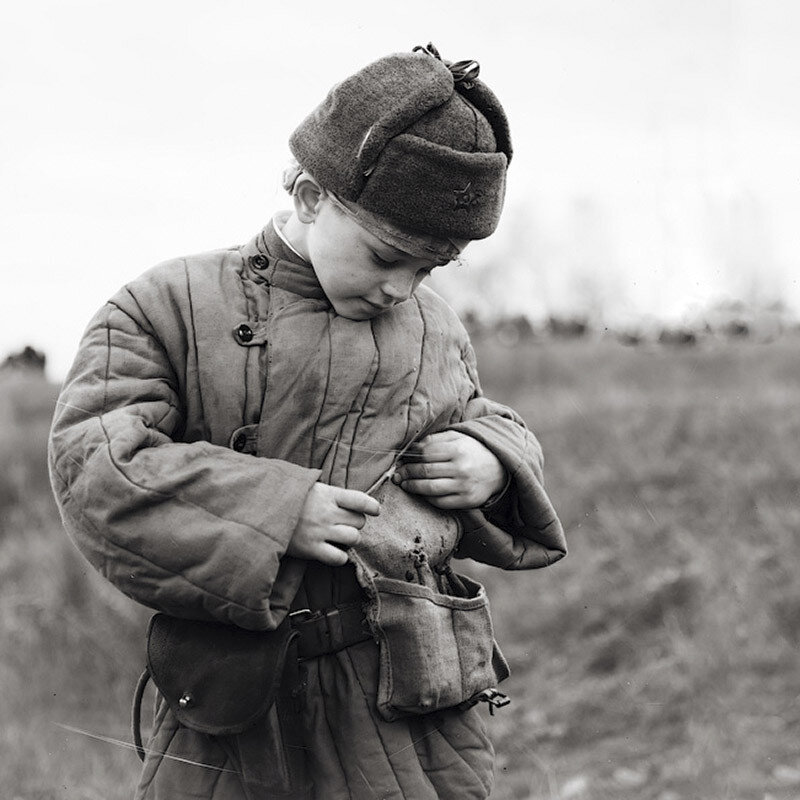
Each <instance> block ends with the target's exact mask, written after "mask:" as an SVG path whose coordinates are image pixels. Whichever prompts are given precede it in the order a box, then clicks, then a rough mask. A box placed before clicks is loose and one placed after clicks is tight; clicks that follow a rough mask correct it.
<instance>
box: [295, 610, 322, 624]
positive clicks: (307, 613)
mask: <svg viewBox="0 0 800 800" xmlns="http://www.w3.org/2000/svg"><path fill="white" fill-rule="evenodd" d="M315 613H316V612H314V611H312V610H311V609H310V608H298V609H297V611H290V612H289V622H291V623H292V624H293V625H296V624H297V623H299V622H306V621H307V620H309V619H311V618H312V617H313V616H314V614H315Z"/></svg>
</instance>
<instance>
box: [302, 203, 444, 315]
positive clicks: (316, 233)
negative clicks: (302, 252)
mask: <svg viewBox="0 0 800 800" xmlns="http://www.w3.org/2000/svg"><path fill="white" fill-rule="evenodd" d="M306 246H307V248H308V254H309V260H310V261H311V263H312V264H313V266H314V272H315V273H316V275H317V280H318V281H319V282H320V285H321V286H322V289H323V291H324V292H325V294H326V296H327V297H328V300H329V301H330V303H331V305H332V306H333V308H334V310H335V311H336V313H337V314H339V315H340V316H342V317H346V318H347V319H353V320H366V319H372V318H373V317H376V316H378V315H379V314H382V313H383V312H384V311H387V310H388V309H389V308H391V307H392V306H395V305H397V304H398V303H402V302H403V301H404V300H408V298H409V297H411V294H412V293H413V292H414V290H415V289H416V288H417V286H419V284H420V283H421V282H422V281H423V280H424V279H425V278H426V277H427V276H428V275H430V273H431V272H432V270H433V269H434V268H435V267H437V266H441V265H443V264H446V263H448V262H447V261H443V260H437V259H429V258H417V257H415V256H412V255H410V254H409V253H405V252H403V251H402V250H398V249H396V248H394V247H392V246H391V245H388V244H386V243H385V242H383V241H382V240H381V239H379V238H378V237H377V236H374V235H373V234H372V233H370V232H369V231H368V230H367V229H366V228H363V227H362V226H361V225H359V224H358V223H357V222H356V221H355V220H354V219H352V218H351V217H349V216H347V215H346V214H344V213H343V212H342V211H340V210H339V209H338V208H336V207H335V206H334V205H333V203H332V202H331V201H330V199H329V198H327V197H323V198H322V199H321V200H320V206H319V208H318V211H317V214H316V218H315V219H314V222H313V224H312V225H311V226H310V228H309V230H308V234H307V239H306Z"/></svg>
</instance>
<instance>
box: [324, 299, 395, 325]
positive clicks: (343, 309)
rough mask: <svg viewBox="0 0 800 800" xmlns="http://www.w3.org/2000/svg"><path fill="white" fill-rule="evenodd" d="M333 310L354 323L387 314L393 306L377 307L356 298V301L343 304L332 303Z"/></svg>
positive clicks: (343, 302)
mask: <svg viewBox="0 0 800 800" xmlns="http://www.w3.org/2000/svg"><path fill="white" fill-rule="evenodd" d="M331 305H332V306H333V310H334V311H335V312H336V313H337V314H338V315H339V316H340V317H344V318H345V319H351V320H353V321H354V322H363V321H365V320H368V319H374V318H375V317H378V316H380V315H381V314H385V313H386V312H387V311H388V310H389V309H390V308H391V307H392V306H377V305H375V304H373V303H370V302H369V301H368V300H363V299H361V298H356V299H354V300H347V301H342V302H335V303H331Z"/></svg>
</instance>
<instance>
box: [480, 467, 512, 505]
mask: <svg viewBox="0 0 800 800" xmlns="http://www.w3.org/2000/svg"><path fill="white" fill-rule="evenodd" d="M503 475H504V480H503V483H502V485H501V487H500V488H499V489H498V490H497V491H495V492H494V493H493V494H492V495H490V497H489V499H488V500H486V502H484V503H483V504H482V505H481V507H480V508H481V511H491V510H492V509H493V508H494V507H495V506H496V505H497V504H498V503H499V502H500V501H501V500H502V499H503V498H504V497H505V495H506V492H507V491H508V488H509V486H511V476H510V475H509V474H508V472H506V471H505V470H503Z"/></svg>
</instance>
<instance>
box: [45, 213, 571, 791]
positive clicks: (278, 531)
mask: <svg viewBox="0 0 800 800" xmlns="http://www.w3.org/2000/svg"><path fill="white" fill-rule="evenodd" d="M432 425H433V427H431V426H432ZM445 428H451V429H455V430H459V431H462V432H464V433H466V434H468V435H471V436H474V437H475V438H477V439H478V440H479V441H481V442H482V443H483V444H485V445H486V446H487V447H488V448H489V449H490V450H492V452H494V453H495V455H497V457H498V458H499V459H500V460H501V462H502V463H503V464H504V466H505V468H506V470H507V472H508V474H509V476H510V484H509V487H508V489H507V490H506V492H505V494H504V495H503V497H502V498H501V500H500V501H499V502H497V503H496V504H495V505H493V506H491V508H489V509H486V510H484V511H480V510H475V511H469V512H463V513H461V514H459V515H458V530H459V537H458V541H457V542H454V546H456V545H457V547H458V552H457V553H456V555H458V556H466V557H471V558H475V559H477V560H480V561H483V562H485V563H489V564H492V565H495V566H499V567H502V568H505V569H527V568H533V567H541V566H546V565H548V564H550V563H552V562H554V561H556V560H558V559H559V558H561V557H562V556H563V555H564V553H565V552H566V548H565V543H564V538H563V532H562V530H561V527H560V524H559V522H558V519H557V517H556V515H555V512H554V510H553V508H552V505H551V504H550V501H549V499H548V497H547V495H546V494H545V491H544V489H543V486H542V475H541V451H540V448H539V445H538V443H537V441H536V439H535V438H534V436H533V435H532V434H531V432H530V431H529V430H528V429H527V428H526V427H525V425H524V423H523V422H522V420H521V419H520V418H519V417H518V416H517V415H516V414H515V413H514V412H513V411H511V410H510V409H508V408H506V407H504V406H502V405H499V404H497V403H494V402H492V401H490V400H488V399H487V398H485V397H484V396H483V395H482V393H481V389H480V386H479V383H478V378H477V374H476V368H475V359H474V355H473V352H472V349H471V346H470V344H469V340H468V337H467V335H466V332H465V331H464V329H463V327H462V326H461V324H460V323H459V321H458V320H457V318H456V316H455V315H454V314H453V312H452V311H451V310H450V308H449V307H448V306H447V305H446V304H445V303H444V302H443V301H442V300H441V299H440V298H439V297H438V296H437V295H436V294H435V293H434V292H432V291H431V290H429V289H428V288H426V287H424V286H421V287H419V289H418V290H417V291H416V292H415V294H414V295H413V296H412V297H411V298H410V299H409V300H407V301H406V302H404V303H402V304H400V305H399V306H396V307H394V308H393V309H391V310H390V311H388V312H386V313H384V314H382V315H381V316H379V317H376V318H375V319H373V320H367V321H351V320H348V319H345V318H342V317H339V316H337V315H336V314H335V312H334V311H333V310H332V308H331V307H330V305H329V303H328V302H327V299H326V298H325V295H324V293H323V292H322V290H321V288H320V286H319V284H318V282H317V281H316V278H315V276H314V272H313V269H312V268H311V266H310V265H309V264H307V263H305V262H303V261H302V260H301V259H298V258H297V257H296V256H294V255H293V254H292V253H291V251H289V250H288V249H287V248H286V247H285V246H284V244H283V243H282V242H281V240H280V239H279V238H278V236H277V234H276V233H275V230H274V228H273V225H272V224H270V225H268V226H267V227H265V228H264V230H263V231H261V232H260V233H259V234H258V235H257V236H256V237H255V238H254V239H253V240H252V241H250V242H249V243H248V244H246V245H244V246H241V247H233V248H230V249H225V250H219V251H214V252H210V253H205V254H201V255H196V256H191V257H187V258H182V259H177V260H173V261H169V262H166V263H164V264H161V265H159V266H157V267H155V268H154V269H152V270H150V271H149V272H147V273H145V274H144V275H143V276H141V277H140V278H138V279H136V280H134V281H133V282H131V283H130V284H129V285H127V286H126V287H124V288H123V289H122V290H121V291H120V292H118V293H117V294H116V295H115V296H114V297H113V298H112V299H111V300H110V301H109V302H108V303H107V304H106V305H105V306H104V307H103V308H102V309H101V310H100V311H99V312H98V313H97V314H96V315H95V317H94V318H93V319H92V321H91V322H90V324H89V327H88V329H87V330H86V332H85V334H84V337H83V339H82V342H81V345H80V348H79V351H78V354H77V357H76V359H75V362H74V364H73V366H72V369H71V370H70V372H69V375H68V377H67V379H66V381H65V384H64V387H63V390H62V394H61V397H60V400H59V403H58V408H57V412H56V415H55V419H54V422H53V428H52V433H51V439H50V449H49V461H50V470H51V479H52V483H53V487H54V491H55V495H56V498H57V502H58V504H59V507H60V510H61V514H62V518H63V521H64V525H65V527H66V529H67V531H68V533H69V534H70V536H71V538H72V539H73V541H74V542H75V544H76V545H77V547H78V548H79V549H80V550H81V552H82V553H83V554H84V555H85V557H86V558H87V559H88V560H89V561H90V562H91V563H92V564H93V565H94V566H95V567H96V568H97V569H98V570H99V571H100V572H101V573H102V574H103V575H104V576H105V577H106V578H107V579H108V580H110V581H111V582H113V583H114V584H115V585H116V586H117V587H118V588H119V589H120V590H121V591H123V592H124V593H125V594H127V595H129V596H130V597H132V598H134V599H135V600H137V601H138V602H140V603H143V604H145V605H147V606H150V607H152V608H154V609H158V610H160V611H163V612H166V613H168V614H171V615H174V616H179V617H187V618H193V619H200V620H216V621H221V622H225V623H229V624H232V625H235V626H239V627H242V628H247V629H251V630H270V629H274V628H275V627H276V626H277V625H278V624H279V623H280V622H281V620H283V619H284V617H285V616H286V614H287V613H288V611H289V609H290V607H292V604H293V603H294V604H295V607H296V606H297V604H298V602H299V601H298V598H302V600H301V602H300V604H301V605H303V606H306V605H307V606H309V607H311V608H325V607H328V606H330V605H332V604H334V603H341V602H347V601H352V600H354V599H359V598H363V597H364V596H365V595H364V590H365V589H367V588H369V587H367V586H364V583H365V579H364V575H363V574H362V575H361V577H360V583H359V577H358V576H357V574H356V570H355V569H354V568H353V566H351V565H348V566H346V567H339V568H331V567H326V566H323V565H321V564H317V563H311V562H309V563H306V562H304V561H300V560H297V559H294V558H291V557H289V556H286V555H285V551H286V548H287V546H288V543H289V541H290V539H291V536H292V533H293V531H294V528H295V525H296V523H297V520H298V516H299V513H300V510H301V508H302V506H303V503H304V501H305V498H306V495H307V493H308V491H309V489H310V488H311V486H312V485H313V484H314V483H315V482H316V481H319V480H322V481H325V482H328V483H331V484H335V485H338V486H343V487H348V488H354V489H360V490H366V489H367V487H369V486H370V485H371V484H372V483H373V481H374V480H375V479H376V478H377V477H378V476H379V475H380V474H381V473H382V472H383V471H384V470H385V469H386V468H387V467H388V466H389V465H390V464H391V463H392V460H393V458H394V455H395V453H396V452H397V451H398V450H400V449H401V448H402V447H403V445H404V444H405V443H406V442H408V441H409V440H410V439H412V438H414V437H415V435H416V434H417V433H418V432H419V431H420V430H426V429H427V430H432V429H433V430H440V429H445ZM396 491H398V492H399V491H400V490H399V489H397V490H396ZM412 513H413V511H412ZM378 519H379V520H380V519H381V518H380V517H379V518H378ZM384 524H385V523H384ZM398 536H400V537H401V538H402V531H399V532H398ZM445 555H446V556H449V553H448V554H445ZM362 566H363V563H362ZM376 574H377V573H376ZM399 577H401V578H402V574H401V575H400V576H399ZM380 665H381V661H380V659H379V652H378V646H377V645H376V643H375V642H374V641H372V640H370V641H366V642H363V643H361V644H358V645H355V646H353V647H350V648H347V649H346V650H344V651H341V652H338V653H335V654H331V655H327V656H322V657H320V658H316V659H313V660H312V661H310V662H307V663H306V664H305V665H304V676H305V677H304V680H305V684H306V692H305V703H304V706H303V709H302V721H303V724H302V728H303V742H302V745H300V746H298V747H294V746H293V745H292V744H291V742H289V741H288V740H287V739H286V733H285V731H283V730H282V729H281V721H280V719H279V715H278V714H277V712H276V713H270V714H269V715H267V717H265V718H264V719H262V721H261V722H260V723H259V724H258V725H257V726H256V727H255V728H253V729H250V730H248V731H246V732H245V733H243V734H238V735H232V736H224V737H211V736H207V735H204V734H200V733H196V732H195V731H193V730H190V729H189V728H186V727H184V726H182V725H181V724H180V723H178V721H177V720H176V719H175V717H174V715H173V714H172V712H171V711H170V709H169V708H168V707H167V705H166V703H164V702H158V704H157V710H156V715H155V720H154V730H153V734H152V737H151V740H150V742H149V744H148V745H147V749H148V756H147V759H146V761H145V766H144V770H143V773H142V777H141V782H140V786H139V790H138V795H137V797H139V798H148V799H149V800H153V799H158V800H161V799H162V798H163V799H164V800H166V799H167V798H169V800H175V799H176V798H184V797H185V798H189V797H192V798H196V797H203V798H218V799H219V798H226V800H227V799H228V798H235V799H236V800H239V798H241V799H242V800H244V798H247V800H256V798H271V797H297V798H301V797H302V798H312V797H313V798H333V800H336V798H378V797H379V798H395V799H398V800H399V798H413V800H426V799H430V800H433V798H459V799H463V798H482V797H486V796H488V794H489V792H490V790H491V785H492V749H491V745H490V743H489V741H488V739H487V737H486V734H485V731H484V727H483V722H482V719H481V717H480V716H479V714H478V713H477V712H476V710H475V709H474V708H473V709H469V710H467V711H454V710H444V711H439V712H437V713H434V714H417V715H412V716H410V717H402V718H401V719H398V720H396V721H392V722H389V721H387V720H386V719H385V718H384V717H383V716H382V715H381V714H380V713H378V711H377V709H376V696H377V694H378V687H379V682H380V680H381V676H380V674H379V672H380V669H381V666H380ZM298 750H299V752H298ZM292 751H294V752H292ZM299 762H302V763H299ZM298 763H299V766H298Z"/></svg>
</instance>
